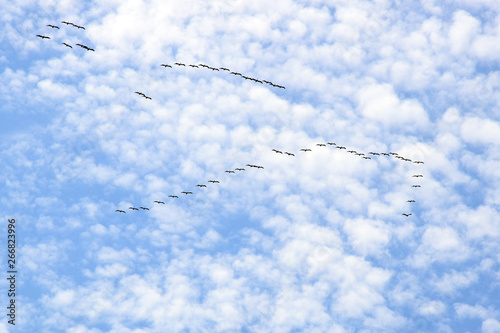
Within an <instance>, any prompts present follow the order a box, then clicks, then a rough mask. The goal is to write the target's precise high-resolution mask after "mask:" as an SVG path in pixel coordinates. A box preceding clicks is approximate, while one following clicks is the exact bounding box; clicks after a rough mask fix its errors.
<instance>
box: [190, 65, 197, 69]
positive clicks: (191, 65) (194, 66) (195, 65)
mask: <svg viewBox="0 0 500 333" xmlns="http://www.w3.org/2000/svg"><path fill="white" fill-rule="evenodd" d="M189 67H195V68H199V67H198V66H196V65H189Z"/></svg>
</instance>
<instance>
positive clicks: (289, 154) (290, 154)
mask: <svg viewBox="0 0 500 333" xmlns="http://www.w3.org/2000/svg"><path fill="white" fill-rule="evenodd" d="M285 154H287V155H288V156H295V154H292V153H289V152H287V151H286V152H285Z"/></svg>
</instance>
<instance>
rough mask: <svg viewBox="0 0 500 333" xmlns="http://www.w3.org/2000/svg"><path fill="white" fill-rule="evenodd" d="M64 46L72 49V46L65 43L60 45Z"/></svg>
mask: <svg viewBox="0 0 500 333" xmlns="http://www.w3.org/2000/svg"><path fill="white" fill-rule="evenodd" d="M62 44H63V45H64V46H67V47H71V48H73V46H71V45H69V44H66V43H62Z"/></svg>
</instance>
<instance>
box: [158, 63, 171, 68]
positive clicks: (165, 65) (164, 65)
mask: <svg viewBox="0 0 500 333" xmlns="http://www.w3.org/2000/svg"><path fill="white" fill-rule="evenodd" d="M160 66H163V67H165V68H167V67H170V68H172V66H170V65H167V64H161V65H160Z"/></svg>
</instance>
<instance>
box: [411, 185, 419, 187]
mask: <svg viewBox="0 0 500 333" xmlns="http://www.w3.org/2000/svg"><path fill="white" fill-rule="evenodd" d="M411 187H422V186H420V185H412V186H411Z"/></svg>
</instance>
